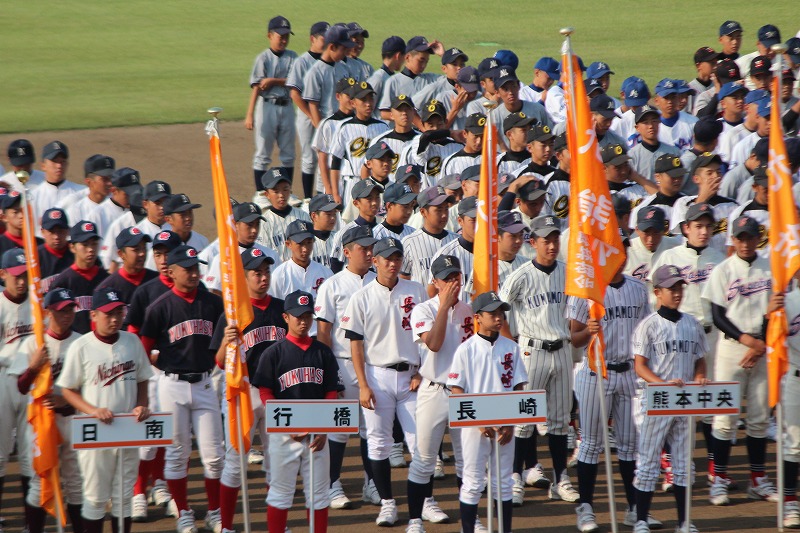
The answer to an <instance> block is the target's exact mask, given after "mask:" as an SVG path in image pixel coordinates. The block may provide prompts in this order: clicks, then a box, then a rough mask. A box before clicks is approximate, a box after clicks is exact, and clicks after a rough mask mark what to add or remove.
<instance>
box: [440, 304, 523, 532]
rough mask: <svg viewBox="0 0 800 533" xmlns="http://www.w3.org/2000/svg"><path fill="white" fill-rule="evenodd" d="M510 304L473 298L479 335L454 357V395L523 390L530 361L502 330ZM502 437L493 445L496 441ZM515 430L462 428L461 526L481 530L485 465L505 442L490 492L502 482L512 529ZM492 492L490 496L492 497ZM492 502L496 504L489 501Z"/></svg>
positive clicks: (506, 525) (505, 521)
mask: <svg viewBox="0 0 800 533" xmlns="http://www.w3.org/2000/svg"><path fill="white" fill-rule="evenodd" d="M510 309H511V306H510V305H509V304H507V303H506V302H504V301H502V300H501V299H500V298H499V297H498V295H497V293H494V292H485V293H483V294H479V295H477V296H476V297H475V299H474V300H473V301H472V311H473V313H474V316H473V320H474V328H475V329H476V331H475V333H477V334H476V335H473V336H471V337H470V338H469V339H467V340H466V341H465V342H463V343H462V344H461V345H460V346H459V347H458V348H457V349H456V352H455V355H454V356H453V363H452V365H451V366H450V372H449V373H448V378H447V386H449V387H450V389H451V392H452V394H465V393H466V394H474V393H487V392H488V393H491V392H508V391H511V390H523V389H524V387H525V384H526V381H527V374H526V372H525V365H524V362H523V361H522V357H521V356H520V349H519V346H518V345H517V344H516V343H514V341H512V340H509V339H506V338H504V337H503V336H502V335H501V334H500V331H501V329H502V328H504V327H505V312H506V311H508V310H510ZM495 439H496V441H497V443H496V444H494V445H493V444H492V442H491V441H492V440H495ZM513 442H514V428H513V427H512V426H502V427H483V428H464V429H463V430H462V431H461V443H462V450H463V452H462V453H463V456H464V457H463V462H464V477H463V483H462V484H461V489H460V491H459V498H458V499H459V508H460V511H461V530H462V531H463V532H464V533H473V532H474V531H476V529H477V526H478V523H477V517H478V502H479V501H480V498H481V492H483V488H484V486H485V479H486V477H485V472H486V465H487V463H488V462H489V461H490V459H491V452H492V447H493V446H495V445H496V446H500V449H499V451H498V453H499V454H500V472H497V473H496V474H495V475H494V476H492V484H493V486H492V487H491V488H490V490H491V493H490V494H491V495H494V494H497V492H498V485H499V486H500V490H499V492H500V496H501V499H502V501H500V502H497V501H496V502H495V503H496V504H497V505H502V509H503V525H502V529H501V531H511V514H512V511H513V506H512V503H511V493H512V483H511V472H512V469H513V464H514V448H513V444H512V443H513ZM491 495H489V496H488V499H490V500H491V499H492V497H491ZM490 505H491V504H490Z"/></svg>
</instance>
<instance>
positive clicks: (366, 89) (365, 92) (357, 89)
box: [350, 81, 375, 100]
mask: <svg viewBox="0 0 800 533" xmlns="http://www.w3.org/2000/svg"><path fill="white" fill-rule="evenodd" d="M370 94H375V89H373V88H372V85H370V84H369V83H367V82H365V81H360V82H358V83H356V85H354V86H353V89H352V92H351V93H350V96H352V97H353V98H356V99H358V100H363V99H364V98H366V97H367V96H369V95H370Z"/></svg>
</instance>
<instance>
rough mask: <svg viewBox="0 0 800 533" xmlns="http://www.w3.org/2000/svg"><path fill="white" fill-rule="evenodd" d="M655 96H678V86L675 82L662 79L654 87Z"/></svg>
mask: <svg viewBox="0 0 800 533" xmlns="http://www.w3.org/2000/svg"><path fill="white" fill-rule="evenodd" d="M656 94H657V95H658V96H669V95H671V94H678V84H677V83H675V80H672V79H670V78H664V79H663V80H661V81H660V82H658V84H657V85H656Z"/></svg>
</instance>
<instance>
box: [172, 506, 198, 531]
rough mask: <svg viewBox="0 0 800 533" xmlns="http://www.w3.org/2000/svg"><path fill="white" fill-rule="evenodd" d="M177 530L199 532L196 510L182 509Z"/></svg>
mask: <svg viewBox="0 0 800 533" xmlns="http://www.w3.org/2000/svg"><path fill="white" fill-rule="evenodd" d="M175 531H177V532H178V533H197V525H196V524H195V523H194V511H192V510H191V509H190V510H188V511H181V515H180V517H179V518H178V521H177V527H176V528H175Z"/></svg>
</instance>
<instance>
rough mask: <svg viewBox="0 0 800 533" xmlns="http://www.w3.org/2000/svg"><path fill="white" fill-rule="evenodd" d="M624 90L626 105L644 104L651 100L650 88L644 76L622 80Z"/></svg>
mask: <svg viewBox="0 0 800 533" xmlns="http://www.w3.org/2000/svg"><path fill="white" fill-rule="evenodd" d="M622 90H623V91H624V93H625V98H624V100H625V105H626V106H628V107H639V106H643V105H645V104H647V101H648V100H650V89H649V88H648V87H647V83H645V81H644V80H643V79H642V78H637V77H631V78H628V79H626V80H625V81H624V82H622Z"/></svg>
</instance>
